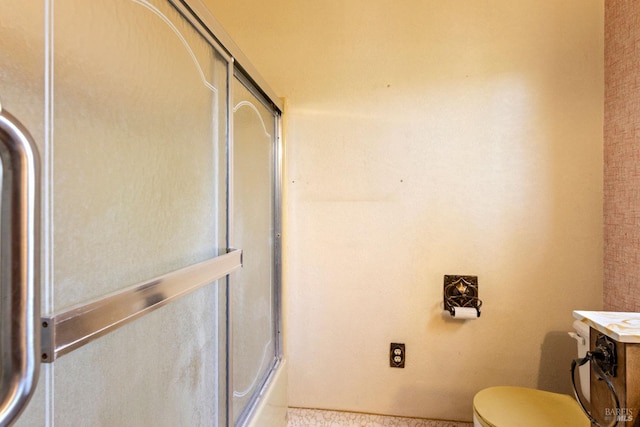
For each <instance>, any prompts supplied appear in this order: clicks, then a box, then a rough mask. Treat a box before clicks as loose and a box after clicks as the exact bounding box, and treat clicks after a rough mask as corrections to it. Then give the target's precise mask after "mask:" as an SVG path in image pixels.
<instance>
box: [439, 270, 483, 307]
mask: <svg viewBox="0 0 640 427" xmlns="http://www.w3.org/2000/svg"><path fill="white" fill-rule="evenodd" d="M480 306H482V300H481V299H480V298H478V276H457V275H445V276H444V308H445V310H448V311H449V313H451V315H452V316H455V307H470V308H475V309H476V311H477V312H478V317H480Z"/></svg>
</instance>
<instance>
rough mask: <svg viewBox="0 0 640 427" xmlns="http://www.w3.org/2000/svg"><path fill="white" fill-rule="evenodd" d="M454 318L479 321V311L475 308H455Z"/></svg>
mask: <svg viewBox="0 0 640 427" xmlns="http://www.w3.org/2000/svg"><path fill="white" fill-rule="evenodd" d="M452 316H453V317H455V318H456V319H470V320H472V319H477V318H478V310H476V309H475V308H473V307H453V314H452Z"/></svg>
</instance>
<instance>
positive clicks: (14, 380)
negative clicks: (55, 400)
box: [0, 105, 40, 426]
mask: <svg viewBox="0 0 640 427" xmlns="http://www.w3.org/2000/svg"><path fill="white" fill-rule="evenodd" d="M0 142H1V143H0V158H1V159H2V183H1V185H2V201H1V205H2V206H1V211H0V212H1V213H0V216H1V228H2V237H3V238H2V243H1V244H0V253H1V255H2V259H1V261H0V263H1V264H0V277H1V282H2V286H3V287H2V288H1V289H0V307H1V309H0V317H1V321H0V326H1V327H2V329H1V330H0V362H1V363H0V365H1V366H2V372H0V390H3V394H2V396H0V426H5V425H8V424H9V423H11V422H12V420H14V419H16V418H17V417H18V416H19V415H20V413H21V412H22V410H23V409H24V407H25V406H26V404H27V402H28V401H29V400H30V399H31V395H32V394H33V392H34V390H35V388H36V385H37V383H38V375H39V372H40V371H39V370H40V363H39V360H38V359H39V354H38V353H39V351H40V330H39V328H38V326H37V323H38V321H39V318H40V281H39V269H38V267H39V237H38V235H39V200H38V199H39V195H40V193H39V190H38V189H39V172H40V167H39V159H38V153H37V150H36V148H35V147H36V146H35V143H34V142H33V138H32V137H31V135H30V134H29V132H28V131H27V130H26V129H25V128H24V127H23V125H22V124H21V123H20V122H19V121H18V120H17V119H16V118H15V117H13V116H12V115H11V114H10V113H9V112H7V111H6V110H3V109H2V105H0Z"/></svg>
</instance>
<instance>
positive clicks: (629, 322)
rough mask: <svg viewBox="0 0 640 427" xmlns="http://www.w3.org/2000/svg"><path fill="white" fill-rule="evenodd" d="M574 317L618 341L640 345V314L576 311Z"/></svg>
mask: <svg viewBox="0 0 640 427" xmlns="http://www.w3.org/2000/svg"><path fill="white" fill-rule="evenodd" d="M573 317H575V318H576V319H578V320H580V321H581V322H583V323H586V324H587V325H589V326H590V327H592V328H593V329H595V330H597V331H600V332H602V333H603V334H605V335H607V336H608V337H610V338H613V339H614V340H616V341H619V342H625V343H640V313H625V312H617V311H578V310H576V311H574V312H573Z"/></svg>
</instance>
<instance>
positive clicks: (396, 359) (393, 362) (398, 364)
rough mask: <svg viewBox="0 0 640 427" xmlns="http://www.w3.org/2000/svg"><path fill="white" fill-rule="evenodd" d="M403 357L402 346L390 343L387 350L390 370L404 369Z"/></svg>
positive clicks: (403, 350)
mask: <svg viewBox="0 0 640 427" xmlns="http://www.w3.org/2000/svg"><path fill="white" fill-rule="evenodd" d="M405 356H406V353H405V347H404V344H400V343H396V342H392V343H391V349H390V350H389V366H391V367H392V368H404V360H405Z"/></svg>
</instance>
